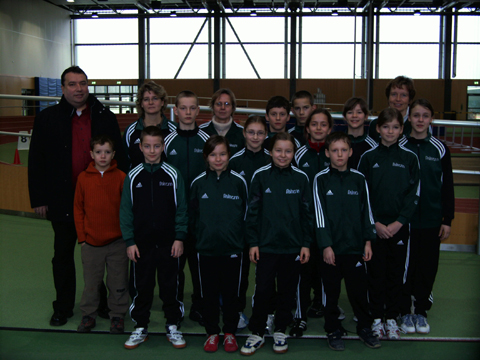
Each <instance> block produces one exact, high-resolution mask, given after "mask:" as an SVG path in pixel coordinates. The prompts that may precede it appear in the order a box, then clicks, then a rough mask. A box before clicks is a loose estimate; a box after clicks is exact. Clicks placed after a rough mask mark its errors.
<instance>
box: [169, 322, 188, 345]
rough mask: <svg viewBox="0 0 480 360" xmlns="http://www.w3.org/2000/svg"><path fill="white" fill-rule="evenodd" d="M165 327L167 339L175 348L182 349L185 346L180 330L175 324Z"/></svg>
mask: <svg viewBox="0 0 480 360" xmlns="http://www.w3.org/2000/svg"><path fill="white" fill-rule="evenodd" d="M165 328H166V329H167V339H168V341H170V342H171V343H172V345H173V347H174V348H175V349H182V348H184V347H185V346H187V343H186V342H185V339H184V338H183V335H182V332H181V331H178V329H177V325H167V326H165Z"/></svg>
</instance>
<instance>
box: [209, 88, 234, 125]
mask: <svg viewBox="0 0 480 360" xmlns="http://www.w3.org/2000/svg"><path fill="white" fill-rule="evenodd" d="M232 113H233V106H232V99H230V95H228V94H221V95H220V96H219V97H218V98H217V101H215V104H213V114H214V115H215V120H217V121H218V122H224V123H226V122H228V121H229V120H230V116H232Z"/></svg>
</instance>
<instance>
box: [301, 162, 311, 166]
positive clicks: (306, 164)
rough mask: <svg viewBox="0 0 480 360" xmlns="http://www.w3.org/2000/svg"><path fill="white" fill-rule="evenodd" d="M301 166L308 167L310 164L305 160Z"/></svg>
mask: <svg viewBox="0 0 480 360" xmlns="http://www.w3.org/2000/svg"><path fill="white" fill-rule="evenodd" d="M302 167H310V165H308V162H306V163H305V164H303V165H302Z"/></svg>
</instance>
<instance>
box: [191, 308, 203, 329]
mask: <svg viewBox="0 0 480 360" xmlns="http://www.w3.org/2000/svg"><path fill="white" fill-rule="evenodd" d="M188 317H189V318H190V320H192V321H195V322H198V324H199V325H200V326H205V321H204V320H203V316H202V314H200V312H198V311H196V310H190V314H189V315H188Z"/></svg>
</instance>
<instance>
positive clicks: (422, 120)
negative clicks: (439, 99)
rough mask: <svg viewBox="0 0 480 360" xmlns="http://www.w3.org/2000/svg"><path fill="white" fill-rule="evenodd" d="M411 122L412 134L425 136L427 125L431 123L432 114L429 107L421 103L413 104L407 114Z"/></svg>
mask: <svg viewBox="0 0 480 360" xmlns="http://www.w3.org/2000/svg"><path fill="white" fill-rule="evenodd" d="M408 118H409V119H410V123H411V124H412V135H416V136H422V137H423V138H426V137H427V134H428V127H429V126H430V124H431V123H432V120H433V115H432V113H431V112H430V110H429V109H427V108H426V107H423V106H421V105H417V106H415V107H414V108H413V109H411V111H410V115H409V116H408Z"/></svg>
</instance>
